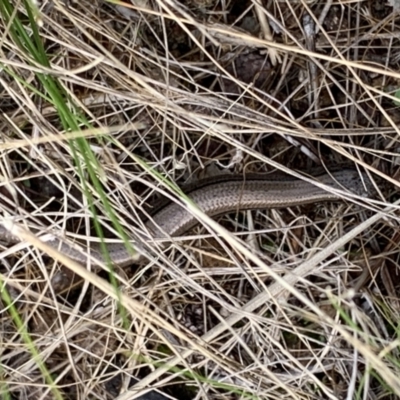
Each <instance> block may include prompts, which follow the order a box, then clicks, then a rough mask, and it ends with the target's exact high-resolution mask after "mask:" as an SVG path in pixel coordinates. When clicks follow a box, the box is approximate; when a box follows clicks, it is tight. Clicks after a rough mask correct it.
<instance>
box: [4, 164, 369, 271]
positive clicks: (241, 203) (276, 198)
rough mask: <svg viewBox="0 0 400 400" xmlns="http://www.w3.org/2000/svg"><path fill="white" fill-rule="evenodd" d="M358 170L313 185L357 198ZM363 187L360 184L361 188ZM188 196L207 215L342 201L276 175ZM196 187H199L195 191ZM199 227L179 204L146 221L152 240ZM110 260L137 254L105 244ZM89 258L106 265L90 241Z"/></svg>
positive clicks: (224, 183)
mask: <svg viewBox="0 0 400 400" xmlns="http://www.w3.org/2000/svg"><path fill="white" fill-rule="evenodd" d="M362 177H363V180H362V179H361V177H360V174H359V172H357V171H355V170H351V169H343V170H341V171H337V172H334V173H332V174H330V175H328V174H325V175H321V176H318V177H317V178H315V182H319V183H321V184H325V185H327V186H329V187H330V188H331V189H334V190H336V189H340V190H342V191H349V192H350V193H352V194H355V195H359V196H360V195H365V194H366V193H367V194H368V193H370V192H372V191H373V187H372V185H371V183H369V179H368V178H367V177H366V176H364V175H362ZM363 183H364V184H365V185H366V187H365V186H364V184H363ZM191 186H192V188H191V189H190V190H189V192H186V194H187V195H188V196H189V197H190V199H191V200H192V201H193V202H194V203H196V204H197V206H198V207H199V208H200V209H202V210H203V211H204V213H205V214H207V215H209V216H210V217H215V216H217V215H221V214H224V213H228V212H232V211H237V210H256V209H260V210H261V209H269V208H285V207H292V206H298V205H303V204H310V203H317V202H322V201H332V200H338V199H340V198H341V196H340V194H338V193H334V192H330V191H328V190H325V189H323V188H320V187H318V186H316V185H314V184H312V183H309V182H305V181H302V180H297V179H288V178H287V177H283V178H282V176H280V177H279V178H276V177H275V178H274V176H273V175H272V176H271V175H269V176H267V177H266V176H265V175H249V176H245V177H243V176H235V175H227V176H220V177H218V176H217V177H214V178H210V179H208V180H203V181H202V182H201V184H199V185H196V184H192V185H191ZM196 187H197V189H196ZM197 224H198V220H197V219H196V218H195V217H194V216H193V215H192V214H191V213H190V211H188V210H187V209H186V208H185V207H183V206H182V205H180V204H179V203H175V202H172V203H169V204H167V205H165V206H163V207H162V208H161V209H160V210H159V211H158V212H156V214H155V215H153V217H152V219H151V220H149V221H148V222H147V223H146V227H147V228H148V230H149V232H150V233H151V236H152V237H153V238H156V239H165V238H168V237H172V236H180V235H183V234H184V233H185V232H187V231H188V230H190V229H191V228H193V227H194V226H195V225H197ZM0 239H1V240H3V241H7V242H8V243H13V242H14V243H15V242H18V241H19V239H18V237H15V236H13V235H11V234H10V233H9V231H7V230H6V229H5V228H4V227H2V226H0ZM46 243H47V244H48V245H50V246H52V247H53V248H56V249H58V250H60V251H61V252H62V253H64V254H65V255H66V256H68V257H69V258H71V259H72V260H74V261H77V262H79V263H81V264H86V262H87V260H88V255H87V254H86V253H85V252H83V251H80V250H79V249H78V248H77V247H74V246H72V245H70V244H68V243H66V242H64V241H63V240H62V239H59V238H57V237H55V238H52V239H51V240H49V241H46ZM107 249H108V253H109V256H110V259H111V260H112V262H113V263H114V265H116V266H126V265H128V264H131V263H133V262H135V261H138V260H139V259H140V257H141V256H140V254H139V253H136V254H132V252H129V251H128V250H127V249H126V247H125V245H124V244H123V243H122V244H118V243H112V244H107ZM90 255H91V257H93V258H95V259H97V260H99V261H100V262H103V263H104V262H105V259H104V257H103V254H102V252H101V250H100V246H99V244H97V243H94V244H92V245H91V247H90Z"/></svg>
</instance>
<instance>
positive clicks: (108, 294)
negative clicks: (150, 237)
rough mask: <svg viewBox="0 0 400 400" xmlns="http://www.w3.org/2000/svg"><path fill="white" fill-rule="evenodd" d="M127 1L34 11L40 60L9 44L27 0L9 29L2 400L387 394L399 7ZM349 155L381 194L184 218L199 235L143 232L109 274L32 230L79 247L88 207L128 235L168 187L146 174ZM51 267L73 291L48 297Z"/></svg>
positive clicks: (393, 362)
mask: <svg viewBox="0 0 400 400" xmlns="http://www.w3.org/2000/svg"><path fill="white" fill-rule="evenodd" d="M132 3H134V4H133V5H132V4H125V5H123V6H122V5H121V4H119V5H116V4H111V3H106V2H103V1H100V0H92V1H88V0H82V1H78V2H72V1H71V2H68V4H64V3H63V2H60V1H58V0H54V1H51V2H50V1H49V2H46V1H43V3H42V4H39V7H40V13H39V14H38V16H37V17H36V21H37V22H39V23H42V26H41V27H40V28H39V32H40V38H41V41H42V42H43V45H44V50H45V53H46V55H47V57H48V60H49V62H50V64H49V65H46V63H41V62H38V61H37V59H36V58H35V57H32V54H31V53H29V51H27V50H26V48H23V47H20V46H19V43H18V41H17V39H16V38H15V37H14V36H13V35H12V29H11V28H10V27H11V26H12V24H15V23H16V19H15V18H20V20H22V23H23V26H24V27H25V28H26V30H27V32H28V33H30V32H31V29H30V28H29V21H27V18H26V14H25V13H24V9H25V6H26V4H24V3H23V2H19V1H18V0H14V1H13V2H12V4H13V6H15V7H17V8H18V10H19V12H18V13H15V14H13V15H12V16H11V23H8V22H7V19H6V18H5V17H4V15H3V18H2V19H1V20H0V24H1V27H0V32H2V36H1V45H2V46H1V49H2V50H1V51H2V53H1V55H0V60H1V61H0V62H1V66H2V70H1V72H0V85H2V92H1V93H2V95H1V98H0V107H1V110H2V113H1V114H0V128H1V130H0V132H1V138H2V142H1V143H0V154H1V161H0V167H1V176H2V187H1V190H0V195H1V204H2V212H3V214H2V215H3V216H4V217H7V216H12V217H13V221H14V222H18V223H19V225H20V227H24V228H25V229H21V230H19V231H17V234H18V235H20V236H21V239H23V241H22V242H21V243H19V244H16V245H8V244H7V243H6V244H5V245H4V247H3V248H2V253H1V260H2V263H1V267H0V268H1V277H2V280H3V285H2V287H3V304H2V307H1V310H2V312H1V314H0V316H1V331H0V332H1V334H0V339H1V346H0V355H1V356H0V357H1V368H0V376H1V379H0V381H1V384H2V386H1V388H2V398H4V399H7V398H8V399H11V398H13V399H28V398H29V399H52V398H65V399H85V398H89V399H118V400H123V399H133V398H136V397H138V396H140V395H141V394H144V393H146V392H148V391H150V390H153V391H154V390H156V389H163V391H166V393H167V394H168V395H169V396H171V397H172V398H178V399H239V398H240V399H242V398H243V399H249V398H251V399H254V398H260V399H261V398H264V399H266V398H268V399H275V398H282V397H283V398H292V399H358V398H359V399H392V398H393V399H395V398H398V397H399V396H400V383H399V380H398V376H400V357H399V349H400V346H399V345H400V342H399V339H398V337H399V334H398V332H399V327H398V321H399V314H400V300H399V295H398V293H397V290H398V289H399V286H400V281H399V278H398V270H397V268H398V260H399V257H400V254H399V246H398V243H399V234H398V229H399V227H398V225H399V224H398V212H397V209H398V207H397V205H396V200H397V197H396V195H395V193H394V192H395V188H396V185H397V186H398V183H397V177H398V164H399V159H398V153H399V143H398V137H399V134H400V132H399V130H398V127H397V125H398V121H399V120H400V111H399V110H400V109H399V105H398V103H396V94H397V93H399V92H398V90H399V87H400V83H399V82H400V74H399V73H398V72H397V71H398V69H399V60H400V56H399V54H400V53H399V44H400V43H399V39H398V38H399V34H398V31H399V27H398V26H397V24H398V23H400V21H399V15H398V13H397V11H396V10H393V7H391V6H390V5H387V4H383V3H382V2H379V1H370V2H362V1H354V2H341V3H333V2H331V1H327V2H326V4H319V2H318V3H317V4H311V3H309V2H306V1H303V2H302V1H289V0H286V1H284V0H281V1H271V2H268V6H265V5H262V4H261V2H260V3H259V2H257V1H256V0H254V1H251V0H246V1H243V0H232V1H230V2H225V1H211V0H209V1H207V0H203V1H201V0H191V1H190V2H185V3H186V4H185V5H183V4H180V3H178V2H176V1H175V0H163V1H162V0H151V1H148V2H146V1H145V0H142V1H140V2H139V1H136V0H132ZM264 3H266V2H264ZM4 4H5V3H4ZM3 11H4V10H3ZM49 76H51V77H52V79H55V80H56V81H57V82H58V83H59V84H60V88H61V87H62V90H61V92H60V93H61V94H62V97H61V98H62V99H64V102H65V104H64V106H68V107H67V109H69V111H70V113H71V115H72V116H73V117H74V118H76V125H74V124H70V125H68V124H65V121H66V120H68V118H69V117H68V118H66V117H65V116H63V115H62V114H60V109H61V108H60V104H57V103H56V102H54V101H53V100H54V98H53V97H51V96H50V95H49V93H48V92H47V86H46V82H47V83H48V81H50V78H48V81H46V79H47V78H46V77H49ZM41 79H44V80H41ZM62 91H64V93H63V92H62ZM40 93H42V94H44V95H45V97H43V96H41V95H40ZM67 97H68V98H69V99H68V101H67V100H66V99H67ZM72 103H74V104H75V106H72ZM74 107H76V108H78V109H79V110H80V112H81V115H78V114H77V113H76V112H75V111H74V109H76V108H74ZM83 115H84V116H85V117H82V116H83ZM74 126H75V127H76V128H74ZM77 128H79V129H77ZM83 138H85V140H86V141H87V142H84V143H89V144H90V146H89V147H88V148H86V150H85V148H83V147H79V145H77V143H81V142H77V140H78V139H83ZM82 143H83V142H82ZM90 150H91V151H92V152H93V155H92V154H90ZM87 156H88V157H87ZM142 160H144V162H145V163H143V161H142ZM342 163H345V164H352V165H354V166H355V167H357V168H359V169H360V171H368V172H369V173H370V176H371V179H372V180H374V181H375V182H376V184H377V188H378V189H380V190H381V193H380V194H379V195H378V196H376V198H375V199H367V198H365V199H358V200H357V199H356V200H354V199H353V200H348V201H343V202H335V203H327V204H315V205H311V206H303V207H295V208H292V209H285V210H270V211H258V212H240V213H237V214H234V215H225V216H223V217H221V218H220V219H219V220H218V222H219V223H216V222H215V221H212V220H209V219H208V218H207V217H206V216H204V215H202V214H201V213H199V211H198V210H197V209H195V208H192V212H193V213H198V218H199V219H200V220H201V221H203V224H200V225H201V226H200V227H198V228H196V229H195V230H194V231H192V232H189V233H188V235H187V236H186V237H185V238H179V240H176V241H174V242H173V243H172V244H171V245H170V246H168V247H167V248H164V247H161V246H159V244H157V243H154V242H150V241H149V243H147V252H148V255H147V258H148V262H146V263H143V264H142V265H140V267H132V268H127V269H123V270H122V269H117V270H116V271H115V275H114V278H115V281H113V280H111V283H109V281H110V279H109V278H108V275H107V273H105V272H104V271H102V272H99V271H97V270H96V271H88V270H87V268H86V267H87V266H81V265H77V264H74V263H73V262H71V261H70V260H68V259H66V257H65V256H64V255H63V254H60V253H59V252H57V251H55V250H52V249H50V248H48V246H46V243H45V242H43V241H40V240H38V238H40V237H42V238H43V236H41V234H40V233H39V234H38V235H33V234H32V233H30V232H29V229H27V228H35V229H37V228H38V227H39V228H40V229H42V233H43V234H45V233H48V232H51V233H55V234H58V235H63V236H64V237H65V238H66V239H68V240H71V241H76V240H78V241H79V242H80V243H83V244H84V245H86V244H88V243H89V242H90V241H96V240H97V239H96V238H97V233H96V231H95V230H94V229H93V221H94V218H92V217H91V215H92V214H91V210H93V209H95V210H96V213H97V217H96V221H98V223H99V225H101V227H102V228H103V231H104V233H105V236H106V237H107V238H109V239H107V240H109V241H115V240H116V239H115V237H116V236H119V235H118V230H119V229H120V228H122V229H123V231H124V232H125V234H126V235H127V236H128V237H129V238H132V239H134V238H137V237H138V235H139V234H140V232H141V231H142V230H143V223H142V219H141V218H142V211H143V210H145V207H146V205H147V204H148V203H151V202H152V200H154V198H155V199H156V200H157V195H155V193H160V192H161V193H162V192H164V193H169V194H170V195H171V194H173V193H172V192H171V191H170V190H169V189H168V187H167V186H165V185H163V184H161V183H160V182H159V180H158V179H157V177H156V176H155V175H154V174H153V173H152V171H153V170H154V171H156V172H157V173H158V174H160V175H161V176H163V177H167V178H168V179H169V180H170V181H172V182H175V183H177V184H178V185H179V186H181V185H182V184H184V183H185V182H187V181H190V180H196V179H198V178H199V177H203V176H210V175H213V174H215V173H219V172H227V171H234V172H243V171H246V172H252V171H267V170H268V171H269V170H273V169H279V170H282V171H284V172H287V173H290V174H296V172H295V171H306V172H313V169H314V168H315V167H316V166H317V165H319V164H322V165H324V166H325V167H326V168H328V169H329V168H330V167H332V166H336V165H337V164H342ZM92 164H93V165H92ZM79 166H81V168H82V171H81V172H79ZM149 169H150V170H149ZM88 171H89V172H88ZM90 171H92V172H93V174H92V173H91V172H90ZM96 177H97V178H96ZM96 179H98V182H99V185H100V186H101V189H102V191H100V192H99V190H98V187H97V186H96V183H95V182H94V180H96ZM385 180H386V181H387V182H386V183H384V181H385ZM103 191H104V192H103ZM102 193H104V194H105V196H104V197H105V198H104V197H102V196H103V195H102ZM88 194H91V196H92V197H90V196H89V197H88ZM357 203H358V204H357ZM360 203H361V205H360ZM90 205H93V207H94V208H92V209H91V208H90V207H89V206H90ZM109 207H110V208H112V210H114V211H113V212H111V211H110V209H109ZM188 207H191V206H190V204H188ZM147 210H148V209H147ZM382 211H383V212H382ZM110 213H111V214H110ZM113 216H115V217H116V219H117V220H118V223H117V224H115V221H114V222H110V221H112V219H113ZM5 221H6V220H5ZM49 256H51V257H49ZM61 265H64V267H61ZM60 270H61V271H62V273H63V274H64V275H63V276H64V278H65V279H66V280H68V282H70V279H71V273H70V271H74V272H75V273H76V274H77V275H78V276H80V277H82V278H84V280H83V281H84V284H82V281H80V282H78V283H77V284H76V285H75V286H74V287H73V288H70V289H69V290H67V291H65V290H64V291H63V292H59V291H58V290H57V288H56V287H54V286H52V285H50V282H52V277H53V276H54V275H55V274H59V273H60V272H59V271H60ZM95 272H96V273H95ZM57 276H60V275H57ZM53 282H54V281H53ZM115 285H117V286H118V288H119V293H118V292H117V291H116V290H115V289H116V287H115ZM5 287H7V289H8V290H7V291H5V290H4V288H5ZM7 292H8V293H9V295H10V298H11V299H12V300H13V301H12V304H13V307H12V306H10V305H7V303H8V301H7ZM119 301H120V302H121V304H122V305H123V306H124V307H125V308H124V309H121V307H119V305H118V304H119ZM123 310H125V312H124V311H123ZM19 321H20V324H19Z"/></svg>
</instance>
